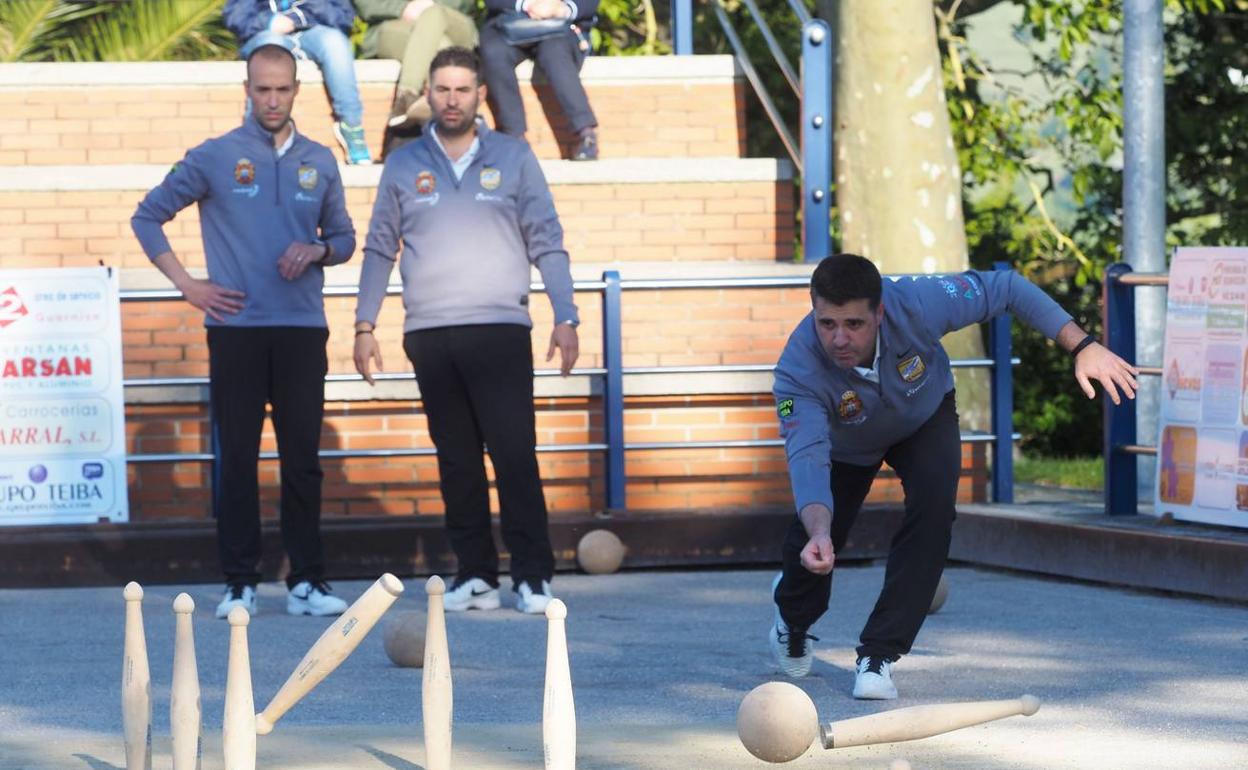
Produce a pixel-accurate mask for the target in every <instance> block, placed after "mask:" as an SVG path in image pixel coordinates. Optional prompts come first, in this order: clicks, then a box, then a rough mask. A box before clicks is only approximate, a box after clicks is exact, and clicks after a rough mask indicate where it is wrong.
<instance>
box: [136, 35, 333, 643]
mask: <svg viewBox="0 0 1248 770" xmlns="http://www.w3.org/2000/svg"><path fill="white" fill-rule="evenodd" d="M244 85H245V89H246V91H247V95H248V97H249V98H250V100H251V104H252V110H251V114H250V115H249V116H248V117H247V118H245V119H244V122H243V125H242V126H240V127H239V128H236V129H234V130H233V131H230V132H229V133H227V134H225V135H223V136H220V137H217V138H215V139H209V140H208V141H206V142H204V143H203V144H201V145H199V146H198V147H195V148H194V149H192V150H190V151H189V152H188V153H187V154H186V157H185V158H183V159H182V160H181V161H179V162H178V163H177V164H175V165H174V167H173V168H172V169H171V170H170V171H169V173H168V175H167V176H166V177H165V179H164V181H163V182H161V183H160V184H159V185H157V186H156V187H155V188H154V189H153V190H152V191H151V192H149V193H148V194H147V196H146V197H145V198H144V199H143V201H142V202H141V203H140V204H139V206H138V209H137V211H136V212H135V214H134V217H133V218H132V219H131V226H132V227H133V229H134V233H135V235H136V236H137V237H138V239H139V243H140V244H141V245H142V247H143V250H144V251H145V252H146V253H147V255H148V257H149V258H150V259H151V260H152V262H153V264H155V265H156V267H157V268H159V269H160V271H161V272H163V273H164V274H165V275H166V276H167V277H168V278H169V279H170V281H172V282H173V284H174V286H176V287H177V288H178V290H179V291H181V292H182V294H183V296H184V297H185V298H186V300H187V301H188V302H190V303H191V304H192V305H193V306H195V307H196V308H198V309H200V310H202V311H203V312H204V314H205V319H204V325H205V326H206V327H207V336H208V366H209V392H210V398H211V423H212V426H211V427H212V437H213V452H214V454H215V455H216V469H215V475H214V479H213V515H214V516H215V517H216V520H217V545H218V554H219V557H220V560H221V567H222V571H223V572H224V573H225V580H226V586H225V595H224V597H223V598H222V600H221V603H220V604H219V605H218V606H217V617H218V618H225V617H227V616H228V615H229V612H230V610H231V609H233V608H234V607H236V606H241V607H243V608H245V609H247V610H248V611H249V612H251V613H253V614H254V613H255V611H256V584H257V583H258V582H259V580H260V571H259V565H260V556H261V553H260V546H261V539H260V500H259V483H258V479H257V474H256V464H257V462H258V460H259V449H260V433H261V429H262V427H263V424H264V417H265V406H266V404H271V405H272V409H273V428H274V431H275V433H276V434H277V445H278V456H279V459H280V461H281V531H282V544H283V546H284V547H285V550H286V553H287V555H288V556H289V558H290V573H289V575H288V576H287V578H286V584H287V588H288V590H289V593H288V596H287V602H286V609H287V612H289V613H291V614H295V615H318V616H319V615H337V614H340V613H341V612H342V611H343V610H345V609H346V606H347V605H346V603H345V602H343V601H342V599H340V598H338V597H337V596H334V595H333V593H332V591H331V589H330V587H329V584H328V583H326V582H325V580H324V563H325V561H324V557H323V555H322V550H321V536H320V515H321V480H322V472H321V466H320V460H319V457H318V454H317V453H318V450H319V447H320V436H321V419H322V415H323V413H324V401H325V374H326V371H327V369H328V361H327V358H326V353H325V343H326V341H327V340H328V338H329V329H328V326H327V323H326V318H325V307H324V301H323V299H322V289H323V286H324V281H325V278H324V274H323V268H324V267H325V266H327V265H334V264H339V263H341V262H345V261H347V259H348V258H350V256H351V253H352V252H353V251H354V250H355V229H354V226H353V225H352V224H351V219H350V217H348V215H347V209H346V203H345V197H344V195H343V188H342V180H341V178H340V177H339V174H338V164H337V163H336V162H335V160H334V157H333V155H332V154H331V153H330V151H329V149H328V148H326V147H324V146H322V145H320V144H317V143H315V142H313V141H311V140H309V139H307V138H306V137H304V136H302V135H300V134H299V133H298V132H297V131H296V130H295V125H294V123H293V122H292V121H291V119H290V113H291V108H292V106H293V105H294V100H295V96H296V94H298V92H299V83H298V81H297V80H296V79H295V59H294V57H293V55H292V54H291V53H290V51H288V50H287V49H285V48H284V47H282V46H277V45H265V46H260V47H258V48H256V49H255V50H254V51H252V52H251V55H250V56H249V57H248V60H247V81H246V83H245V84H244ZM192 203H196V204H198V206H199V216H200V229H201V232H202V236H203V241H204V254H205V256H206V261H207V268H208V277H207V278H206V279H199V278H194V277H192V276H191V275H190V274H189V273H188V272H187V271H186V269H185V267H183V265H182V263H181V262H180V261H179V260H178V258H177V256H176V255H175V254H174V253H173V251H172V249H171V248H170V245H169V240H168V239H167V238H166V237H165V234H164V231H163V225H164V223H166V222H168V221H170V220H171V219H173V218H174V216H176V215H177V213H178V212H179V211H181V210H182V209H184V208H186V207H187V206H189V205H191V204H192Z"/></svg>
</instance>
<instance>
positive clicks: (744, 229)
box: [0, 169, 794, 281]
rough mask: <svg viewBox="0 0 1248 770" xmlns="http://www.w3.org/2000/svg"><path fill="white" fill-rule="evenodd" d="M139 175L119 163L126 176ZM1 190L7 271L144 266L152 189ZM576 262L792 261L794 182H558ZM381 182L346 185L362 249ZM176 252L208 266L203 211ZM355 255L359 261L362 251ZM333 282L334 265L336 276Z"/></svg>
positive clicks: (172, 229)
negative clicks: (142, 230) (145, 217)
mask: <svg viewBox="0 0 1248 770" xmlns="http://www.w3.org/2000/svg"><path fill="white" fill-rule="evenodd" d="M128 171H130V172H132V170H131V169H118V171H117V172H118V173H119V174H123V173H127V172H128ZM116 183H117V186H118V188H121V189H116V190H62V191H29V190H24V191H13V192H0V268H2V267H71V266H82V265H94V264H97V263H98V262H100V261H101V260H102V261H103V262H104V264H107V265H111V266H115V267H122V268H138V267H145V266H147V264H148V262H147V258H146V257H145V256H144V255H143V252H142V250H141V249H139V247H138V243H137V242H136V241H135V240H134V235H133V233H132V232H131V229H130V217H131V216H132V215H133V214H134V209H135V206H136V205H138V202H139V201H140V200H141V199H142V197H143V195H144V194H145V192H146V190H143V189H137V188H134V187H133V186H132V185H133V180H128V179H124V178H122V179H117V180H116ZM552 192H553V193H554V196H555V204H556V207H557V208H558V210H559V215H560V219H561V220H562V222H563V227H564V231H565V233H566V244H567V247H568V250H569V252H570V253H571V254H572V257H573V259H574V260H577V261H581V262H629V261H639V260H642V261H670V260H675V259H680V260H682V261H697V260H767V261H777V260H787V259H791V258H792V256H793V232H794V213H793V211H794V209H793V205H794V204H793V186H792V184H791V183H789V182H787V181H780V182H776V181H770V182H768V181H742V182H737V183H734V184H724V183H680V184H633V183H602V184H567V185H559V184H555V185H552ZM375 197H376V189H375V188H374V187H371V186H369V187H349V188H348V189H347V207H348V210H349V212H350V214H351V217H352V219H353V220H354V221H355V223H356V229H357V232H358V235H359V241H358V243H359V246H360V247H363V244H364V238H365V236H366V234H367V232H368V219H369V215H370V214H371V213H372V206H373V200H374V199H375ZM165 233H166V234H167V235H168V236H169V241H170V244H171V245H172V247H173V249H174V251H175V252H176V253H177V254H178V255H179V257H180V258H181V259H182V260H183V261H184V263H185V264H188V265H191V266H197V265H203V244H202V241H201V240H200V229H199V212H198V210H197V209H196V208H195V207H193V206H192V207H190V208H187V209H185V210H183V211H182V212H181V213H180V214H178V216H177V217H176V218H175V219H174V220H173V221H172V222H170V223H169V224H168V225H166V227H165ZM355 259H359V256H358V255H357V256H356V257H355ZM329 275H330V276H331V277H330V280H331V281H332V280H333V278H332V271H331V272H330V274H329Z"/></svg>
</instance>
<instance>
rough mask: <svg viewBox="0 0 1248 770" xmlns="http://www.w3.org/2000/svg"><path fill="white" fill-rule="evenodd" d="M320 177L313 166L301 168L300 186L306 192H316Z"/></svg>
mask: <svg viewBox="0 0 1248 770" xmlns="http://www.w3.org/2000/svg"><path fill="white" fill-rule="evenodd" d="M319 178H320V177H319V176H318V175H317V173H316V169H315V168H313V167H312V166H300V167H299V186H300V187H302V188H303V189H305V190H315V189H316V181H317V179H319Z"/></svg>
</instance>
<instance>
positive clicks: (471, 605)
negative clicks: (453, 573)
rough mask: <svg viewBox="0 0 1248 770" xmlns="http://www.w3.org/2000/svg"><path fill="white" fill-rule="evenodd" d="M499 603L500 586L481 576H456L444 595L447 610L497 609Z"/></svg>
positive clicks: (443, 602) (443, 603) (444, 604)
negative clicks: (488, 581)
mask: <svg viewBox="0 0 1248 770" xmlns="http://www.w3.org/2000/svg"><path fill="white" fill-rule="evenodd" d="M499 604H500V603H499V601H498V588H497V587H495V586H492V585H490V584H489V583H487V582H485V581H484V580H482V579H481V578H479V577H474V578H456V579H455V582H454V584H452V585H451V589H450V590H449V591H447V592H446V595H445V596H443V597H442V606H443V607H444V608H445V609H446V611H447V612H464V611H466V610H496V609H498V607H499Z"/></svg>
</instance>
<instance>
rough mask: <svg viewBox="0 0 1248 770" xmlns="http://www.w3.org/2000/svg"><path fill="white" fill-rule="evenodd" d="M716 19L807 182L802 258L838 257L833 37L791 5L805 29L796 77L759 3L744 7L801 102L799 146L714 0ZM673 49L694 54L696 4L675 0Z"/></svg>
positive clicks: (796, 0) (748, 1)
mask: <svg viewBox="0 0 1248 770" xmlns="http://www.w3.org/2000/svg"><path fill="white" fill-rule="evenodd" d="M709 3H710V6H711V10H712V11H713V12H714V14H715V19H716V21H717V22H718V23H719V26H720V28H721V29H722V30H723V32H724V37H725V39H726V40H727V41H728V45H729V46H730V47H731V48H732V51H733V55H734V56H735V58H736V60H737V62H738V63H739V64H740V65H741V70H742V72H744V73H745V77H746V80H748V81H749V83H750V86H751V87H752V88H753V89H754V93H755V95H757V96H758V100H759V102H760V103H761V104H762V105H763V111H764V112H765V113H766V114H767V117H768V119H769V120H770V121H771V124H772V126H774V127H775V129H776V133H777V134H778V135H779V137H780V142H781V144H783V145H784V149H785V152H787V153H788V155H789V158H790V159H791V160H792V161H793V165H795V166H796V167H797V170H798V173H799V174H800V175H801V179H802V207H801V211H802V255H803V258H804V259H811V258H813V259H822V258H823V257H826V256H827V255H829V254H831V253H832V233H831V213H832V195H831V193H832V111H833V104H832V45H833V40H832V34H831V30H830V28H829V27H828V25H827V23H826V22H824V21H823V20H821V19H816V18H813V17H811V15H810V11H808V10H807V9H806V6H804V5H803V4H802V3H801V2H800V0H789V7H790V8H791V9H792V10H793V15H794V16H795V17H796V18H797V21H798V23H799V24H801V25H802V32H801V41H802V48H801V72H800V75H799V73H797V72H795V71H794V69H793V65H792V64H791V63H790V62H789V58H788V56H786V55H785V53H784V50H783V49H782V48H781V46H780V41H779V40H778V39H777V38H776V36H775V34H774V33H773V32H772V30H771V26H770V25H769V24H768V23H767V20H766V19H765V18H764V17H763V13H762V11H761V10H759V7H758V5H757V3H756V2H755V0H743V5H744V6H745V9H746V11H747V12H748V13H749V15H750V17H751V18H752V19H753V21H754V25H755V26H756V27H757V28H758V31H759V33H760V34H761V35H762V38H763V41H764V42H765V43H766V44H767V49H768V51H770V53H771V57H772V59H773V60H774V61H775V64H776V67H777V68H778V69H779V70H780V72H781V73H782V74H783V75H784V79H785V81H786V82H787V83H788V84H789V87H790V88H792V89H793V94H794V96H796V97H797V98H798V99H799V100H800V101H801V114H800V116H799V121H800V122H799V127H800V129H801V131H800V133H799V141H800V144H799V142H795V141H794V139H793V134H792V133H790V131H789V129H788V125H787V123H786V121H785V119H784V117H783V116H782V115H781V114H780V110H779V109H778V108H777V107H776V104H775V101H774V100H773V99H772V98H771V94H770V93H769V92H768V91H767V87H766V86H765V85H764V84H763V80H762V78H761V77H760V76H759V74H758V71H757V70H756V69H755V68H754V65H753V63H752V62H751V61H750V57H749V54H748V53H747V52H746V50H745V44H744V43H742V42H741V38H740V37H739V36H738V35H737V32H736V30H735V29H734V28H733V26H732V21H731V20H730V19H729V18H728V13H727V12H726V11H725V10H724V7H723V4H722V2H721V0H709ZM671 24H672V49H673V50H674V51H675V53H676V54H677V55H680V56H688V55H691V54H693V0H672V21H671Z"/></svg>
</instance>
